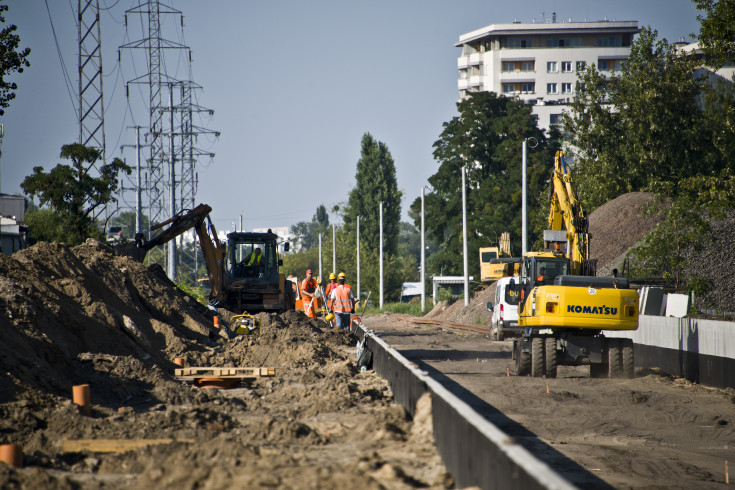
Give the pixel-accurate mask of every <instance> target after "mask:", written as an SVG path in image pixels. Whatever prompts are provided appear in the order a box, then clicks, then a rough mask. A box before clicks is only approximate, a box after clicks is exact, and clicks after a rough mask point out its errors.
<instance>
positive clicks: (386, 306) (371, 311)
mask: <svg viewBox="0 0 735 490" xmlns="http://www.w3.org/2000/svg"><path fill="white" fill-rule="evenodd" d="M370 303H372V304H371V305H369V306H368V307H367V308H366V309H365V314H366V315H379V314H380V313H396V314H400V315H411V316H424V315H425V314H426V313H425V312H423V313H422V312H421V303H383V310H382V311H381V310H380V307H379V306H378V305H377V304H376V303H373V301H372V299H371V300H370ZM360 313H362V307H360V308H359V310H358V311H357V314H358V315H359V314H360Z"/></svg>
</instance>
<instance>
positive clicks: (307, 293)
mask: <svg viewBox="0 0 735 490" xmlns="http://www.w3.org/2000/svg"><path fill="white" fill-rule="evenodd" d="M316 287H317V283H316V279H314V278H313V277H311V269H309V270H307V271H306V279H304V280H303V281H302V282H301V300H302V301H303V302H304V313H306V316H308V317H310V318H316V308H315V306H316V305H315V304H314V302H315V301H316V298H315V296H316Z"/></svg>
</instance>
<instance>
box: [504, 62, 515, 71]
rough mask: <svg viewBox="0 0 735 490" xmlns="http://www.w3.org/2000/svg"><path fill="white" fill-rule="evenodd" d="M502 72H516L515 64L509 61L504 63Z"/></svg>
mask: <svg viewBox="0 0 735 490" xmlns="http://www.w3.org/2000/svg"><path fill="white" fill-rule="evenodd" d="M503 71H504V72H505V73H508V72H512V71H516V64H515V63H513V62H512V61H510V62H508V61H504V62H503Z"/></svg>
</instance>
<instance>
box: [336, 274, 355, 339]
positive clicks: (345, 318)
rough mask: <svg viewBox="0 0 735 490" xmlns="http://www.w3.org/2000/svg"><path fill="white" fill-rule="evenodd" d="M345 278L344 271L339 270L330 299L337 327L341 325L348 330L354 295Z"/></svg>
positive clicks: (353, 308)
mask: <svg viewBox="0 0 735 490" xmlns="http://www.w3.org/2000/svg"><path fill="white" fill-rule="evenodd" d="M346 280H347V276H346V275H345V273H344V272H340V273H339V276H337V287H336V288H334V289H333V290H332V293H331V295H330V299H331V300H332V305H333V309H334V315H335V317H336V319H337V328H339V327H342V328H346V329H347V330H349V329H350V313H352V312H353V311H355V296H354V295H353V294H352V288H351V287H350V285H349V284H345V281H346Z"/></svg>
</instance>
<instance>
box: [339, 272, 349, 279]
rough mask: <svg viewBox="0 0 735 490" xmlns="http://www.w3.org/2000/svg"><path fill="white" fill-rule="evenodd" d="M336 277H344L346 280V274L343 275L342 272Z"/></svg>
mask: <svg viewBox="0 0 735 490" xmlns="http://www.w3.org/2000/svg"><path fill="white" fill-rule="evenodd" d="M337 277H344V278H347V275H346V274H345V273H344V272H340V273H339V276H337Z"/></svg>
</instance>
